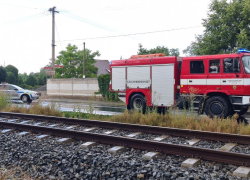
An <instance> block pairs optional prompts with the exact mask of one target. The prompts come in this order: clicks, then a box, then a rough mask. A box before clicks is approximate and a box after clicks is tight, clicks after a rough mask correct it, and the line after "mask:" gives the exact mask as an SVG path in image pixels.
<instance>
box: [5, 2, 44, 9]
mask: <svg viewBox="0 0 250 180" xmlns="http://www.w3.org/2000/svg"><path fill="white" fill-rule="evenodd" d="M0 4H1V5H5V6H14V7H19V8H26V9H35V10H46V9H41V8H32V7H27V6H19V5H12V4H5V3H0Z"/></svg>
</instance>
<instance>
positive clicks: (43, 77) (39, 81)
mask: <svg viewBox="0 0 250 180" xmlns="http://www.w3.org/2000/svg"><path fill="white" fill-rule="evenodd" d="M46 81H47V76H46V71H45V69H43V68H41V69H40V73H38V77H37V84H38V85H41V86H42V85H45V84H46Z"/></svg>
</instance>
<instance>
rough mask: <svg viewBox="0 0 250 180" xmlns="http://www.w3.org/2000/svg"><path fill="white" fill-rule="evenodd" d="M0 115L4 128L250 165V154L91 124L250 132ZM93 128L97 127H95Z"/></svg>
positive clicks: (179, 132)
mask: <svg viewBox="0 0 250 180" xmlns="http://www.w3.org/2000/svg"><path fill="white" fill-rule="evenodd" d="M0 117H1V118H0V127H4V128H11V129H15V130H22V131H30V132H32V133H41V134H49V135H54V136H60V137H66V138H72V139H75V140H83V141H94V142H97V143H101V144H109V145H115V146H124V147H128V148H135V149H141V150H147V151H152V152H159V153H164V154H173V155H180V156H186V157H192V158H197V159H200V160H208V161H215V162H220V163H228V164H233V165H239V166H248V165H249V164H250V154H244V153H234V152H229V151H222V150H217V149H208V148H200V147H194V146H191V145H187V144H172V143H166V142H162V141H156V140H148V139H146V140H145V139H138V138H135V137H132V138H131V136H130V137H129V136H127V137H126V136H115V135H112V133H110V135H107V133H93V132H91V128H89V127H98V128H105V130H107V131H109V132H112V130H118V131H120V130H123V131H128V132H131V133H132V134H133V133H134V132H137V133H138V134H139V133H150V134H154V135H158V137H156V138H160V137H162V136H165V137H166V138H167V135H170V136H178V137H189V138H196V139H198V138H199V139H204V140H212V141H221V142H225V143H237V144H246V145H249V144H250V136H241V135H236V134H223V133H213V132H204V131H193V130H184V129H176V128H165V127H152V126H142V125H134V124H124V123H114V122H104V121H94V120H78V119H72V118H60V117H49V116H37V115H29V114H18V113H3V112H0ZM5 118H6V119H5ZM13 118H17V119H13ZM27 120H30V121H31V120H32V121H33V123H32V124H30V123H29V122H28V121H27ZM36 121H39V122H44V121H46V122H50V123H58V124H65V126H64V127H63V128H58V127H54V126H52V125H48V126H41V125H38V124H37V123H36ZM69 125H70V126H72V125H75V127H76V126H84V128H85V129H86V128H88V129H89V130H90V131H79V130H72V129H71V128H67V127H68V126H69ZM92 130H94V128H93V129H92ZM113 132H115V131H113Z"/></svg>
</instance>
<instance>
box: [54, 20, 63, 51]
mask: <svg viewBox="0 0 250 180" xmlns="http://www.w3.org/2000/svg"><path fill="white" fill-rule="evenodd" d="M55 27H56V34H57V37H58V39H59V44H60V46H61V51H62V44H61V41H60V37H59V33H58V30H57V26H56V23H55Z"/></svg>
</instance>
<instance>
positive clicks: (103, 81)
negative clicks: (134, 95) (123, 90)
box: [98, 74, 119, 101]
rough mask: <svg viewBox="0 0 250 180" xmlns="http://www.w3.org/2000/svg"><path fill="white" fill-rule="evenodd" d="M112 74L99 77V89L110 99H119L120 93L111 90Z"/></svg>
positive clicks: (103, 95)
mask: <svg viewBox="0 0 250 180" xmlns="http://www.w3.org/2000/svg"><path fill="white" fill-rule="evenodd" d="M109 82H110V74H102V75H100V76H99V77H98V86H99V91H100V93H101V95H102V97H104V98H105V99H107V100H109V101H119V99H118V93H114V92H110V91H109Z"/></svg>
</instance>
